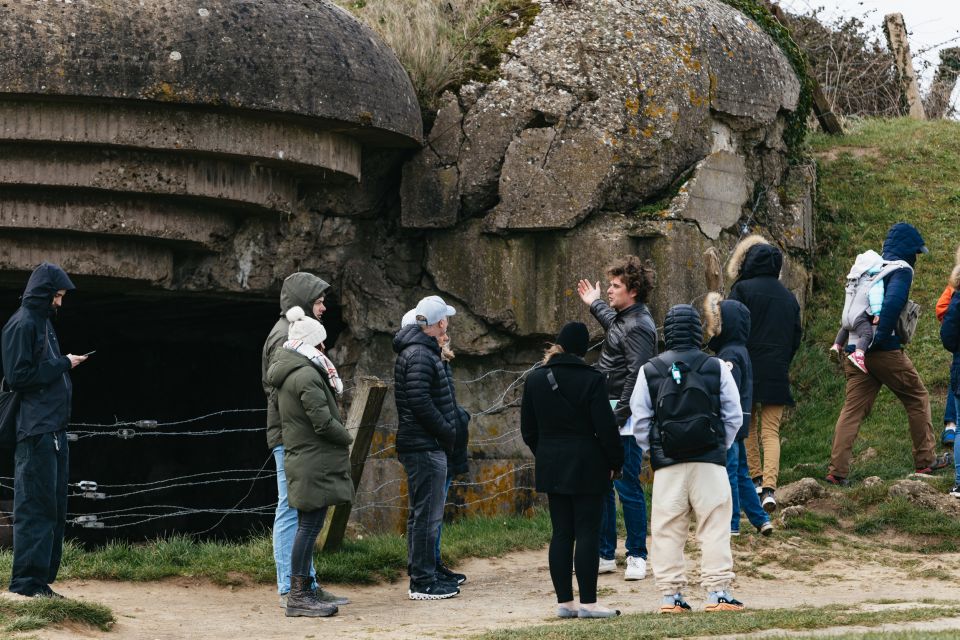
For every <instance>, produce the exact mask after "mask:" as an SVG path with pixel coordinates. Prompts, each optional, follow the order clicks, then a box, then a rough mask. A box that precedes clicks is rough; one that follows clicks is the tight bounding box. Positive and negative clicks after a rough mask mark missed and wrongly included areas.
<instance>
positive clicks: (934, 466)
mask: <svg viewBox="0 0 960 640" xmlns="http://www.w3.org/2000/svg"><path fill="white" fill-rule="evenodd" d="M952 462H953V456H952V455H951V454H949V453H945V454H943V455H942V456H937V457H936V458H934V459H933V462H931V463H930V464H929V465H928V466H926V467H923V468H921V469H917V473H919V474H920V475H924V476H930V475H933V473H934V472H935V471H939V470H940V469H943V468H944V467H946V466H947V465H949V464H951V463H952Z"/></svg>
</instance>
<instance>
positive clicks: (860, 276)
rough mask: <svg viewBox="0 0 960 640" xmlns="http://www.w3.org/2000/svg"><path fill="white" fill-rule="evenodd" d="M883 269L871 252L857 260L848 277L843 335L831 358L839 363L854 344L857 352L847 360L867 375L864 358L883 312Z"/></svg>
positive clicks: (838, 338)
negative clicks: (848, 347)
mask: <svg viewBox="0 0 960 640" xmlns="http://www.w3.org/2000/svg"><path fill="white" fill-rule="evenodd" d="M884 267H885V265H884V262H883V258H882V257H880V254H878V253H877V252H876V251H873V250H872V249H871V250H869V251H865V252H863V253H861V254H860V255H858V256H857V258H856V260H854V262H853V267H851V268H850V272H849V273H848V274H847V286H846V296H845V298H844V302H843V314H842V316H841V322H840V331H839V332H837V337H836V339H835V340H834V341H833V346H832V347H830V355H832V356H834V357H835V358H836V359H837V361H838V362H839V361H840V354H841V353H845V351H844V350H845V349H846V346H847V344H848V343H851V344H853V346H854V350H853V352H852V353H850V354H848V355H847V359H848V360H850V362H851V363H853V366H855V367H856V368H857V369H860V371H863V372H864V373H868V371H867V363H866V361H865V356H866V352H867V349H868V348H869V347H870V343H872V342H873V327H874V325H876V324H877V323H878V322H879V321H880V311H881V310H882V309H883V291H884V288H883V274H884V272H883V270H884ZM887 268H892V269H897V268H899V266H898V265H896V263H894V264H893V265H892V266H888V267H887ZM851 336H852V337H853V340H851V339H850V338H851Z"/></svg>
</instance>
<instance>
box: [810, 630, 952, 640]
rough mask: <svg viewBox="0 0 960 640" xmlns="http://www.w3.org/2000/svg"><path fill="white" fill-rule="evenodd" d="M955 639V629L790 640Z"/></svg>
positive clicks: (871, 632) (850, 634)
mask: <svg viewBox="0 0 960 640" xmlns="http://www.w3.org/2000/svg"><path fill="white" fill-rule="evenodd" d="M956 637H957V631H956V630H955V629H952V630H948V631H926V630H924V631H868V632H865V633H863V632H862V633H841V634H839V635H829V636H821V635H816V636H791V640H937V639H938V638H948V639H950V640H954V639H955V638H956Z"/></svg>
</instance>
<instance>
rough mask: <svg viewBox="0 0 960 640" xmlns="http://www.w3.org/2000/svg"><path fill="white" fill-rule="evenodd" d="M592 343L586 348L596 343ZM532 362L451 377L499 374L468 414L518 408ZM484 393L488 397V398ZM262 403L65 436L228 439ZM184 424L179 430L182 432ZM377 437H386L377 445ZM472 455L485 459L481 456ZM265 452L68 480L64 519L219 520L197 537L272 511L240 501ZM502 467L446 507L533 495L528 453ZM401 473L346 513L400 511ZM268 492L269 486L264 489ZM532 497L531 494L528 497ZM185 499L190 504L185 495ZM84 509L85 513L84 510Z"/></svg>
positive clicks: (268, 465)
mask: <svg viewBox="0 0 960 640" xmlns="http://www.w3.org/2000/svg"><path fill="white" fill-rule="evenodd" d="M599 344H600V343H598V344H597V345H594V347H593V348H596V347H598V346H599ZM535 367H536V365H535V364H534V365H531V366H529V367H526V368H523V369H519V368H518V369H506V368H496V369H491V370H489V371H485V372H482V373H481V374H480V375H477V376H476V377H473V378H467V379H463V378H455V382H456V383H457V384H458V385H460V386H462V387H464V388H468V389H469V388H470V387H471V386H473V385H489V384H491V382H492V381H494V380H497V379H498V378H502V377H504V376H505V377H506V378H507V379H506V381H505V384H504V386H503V387H497V388H498V389H500V390H499V391H497V392H495V394H494V395H493V399H492V401H491V402H489V403H488V405H487V406H483V407H469V406H466V407H465V408H467V409H468V410H469V411H470V414H471V416H472V417H473V418H474V419H477V418H483V417H487V416H494V415H496V414H499V413H502V412H504V411H508V410H510V409H514V408H517V407H519V404H520V390H521V388H522V385H523V382H524V380H525V379H526V376H527V374H528V373H529V372H530V371H532V370H533V369H534V368H535ZM357 381H358V378H353V379H348V380H346V381H345V390H354V389H356V387H357ZM382 382H383V383H384V384H386V385H388V387H392V385H393V381H392V380H383V381H382ZM487 397H489V395H488V396H487ZM265 414H266V409H265V408H256V409H223V410H218V411H214V412H210V413H206V414H204V415H200V416H195V417H192V418H187V419H181V420H174V421H157V420H152V419H137V420H115V421H113V422H109V423H107V422H104V423H98V422H74V423H71V424H70V425H69V426H68V433H67V437H68V440H69V441H71V442H79V441H91V440H96V439H118V440H121V441H126V442H135V441H143V440H151V439H158V438H160V439H168V438H188V439H199V438H212V437H229V436H232V435H241V436H242V435H250V434H257V433H265V430H266V428H265V426H262V425H259V424H258V423H262V422H264V421H265ZM224 418H231V419H238V418H239V419H240V420H241V421H243V422H245V421H246V419H247V418H249V423H250V424H249V425H241V426H236V427H223V426H219V425H217V424H216V422H217V421H218V420H220V419H224ZM210 422H214V423H215V424H214V426H212V427H209V428H202V426H203V425H205V424H209V423H210ZM182 429H186V430H182ZM348 430H350V431H353V432H354V434H356V431H357V427H356V426H352V427H348ZM396 431H397V424H396V423H395V422H380V423H378V424H376V425H375V426H374V433H375V435H376V437H377V438H379V439H380V440H379V441H380V442H381V443H383V444H382V446H379V447H378V448H377V449H376V450H372V451H370V452H369V453H368V454H367V456H366V459H367V460H368V461H369V460H382V459H390V458H395V450H396V445H395V442H393V435H394V434H395V433H396ZM519 433H520V428H519V424H517V426H514V427H511V428H509V429H506V430H504V431H503V432H501V433H497V434H496V435H490V436H488V437H485V438H480V439H471V441H470V444H469V446H470V450H471V452H483V451H484V449H485V448H490V447H495V446H499V445H504V444H507V443H509V442H511V441H512V440H514V439H516V438H519ZM384 441H386V442H385V443H384ZM477 458H487V456H486V455H484V454H481V455H480V456H477ZM272 460H273V454H272V452H271V453H270V454H269V455H267V456H266V458H265V459H264V461H263V463H262V464H261V465H260V466H259V468H234V469H221V470H202V469H198V470H197V471H195V472H191V473H188V474H184V475H174V476H171V477H168V478H163V479H158V480H149V481H142V482H100V481H98V480H97V479H96V478H91V479H82V480H78V481H75V482H71V483H70V484H69V494H68V497H69V500H70V502H69V505H70V506H71V507H74V508H73V509H69V508H68V513H67V523H68V524H70V525H72V526H74V527H79V528H84V529H101V530H109V531H118V530H124V529H126V530H132V529H134V528H136V527H142V526H144V525H150V524H155V523H158V521H163V520H169V519H173V518H184V517H188V518H189V517H197V516H208V517H217V516H219V519H218V520H217V521H216V524H214V525H213V526H211V527H208V528H206V529H204V530H203V531H197V532H193V533H192V534H191V535H203V534H205V533H209V532H211V531H214V530H216V528H217V527H218V526H219V525H220V524H222V523H223V521H224V520H225V519H226V518H228V517H235V516H240V517H265V516H269V515H271V514H272V513H273V512H274V511H275V509H276V507H277V501H276V499H274V500H273V501H271V502H267V503H264V504H257V505H252V506H250V505H246V504H245V503H246V501H247V499H248V498H249V497H250V496H251V495H252V494H253V493H254V490H255V488H258V487H259V485H260V483H264V482H270V483H274V482H276V475H277V474H276V471H275V470H274V468H273V464H272ZM508 460H509V462H507V463H506V465H507V466H505V467H504V466H502V465H498V468H497V472H496V475H494V476H493V477H486V476H485V474H484V473H480V474H479V476H478V477H477V478H476V479H470V480H460V479H458V480H456V481H454V482H453V483H452V485H451V487H452V490H451V492H450V494H449V498H448V502H447V504H446V505H445V506H446V507H450V508H453V509H457V510H461V509H470V508H476V507H477V506H482V505H484V504H485V503H494V504H496V503H497V502H499V501H503V500H504V499H506V498H507V497H508V496H514V495H517V494H524V493H525V494H527V496H528V497H529V496H532V494H533V493H534V491H535V490H534V488H533V487H532V486H527V485H528V484H532V483H530V482H524V481H525V480H526V479H528V478H532V469H533V462H532V460H530V459H529V458H524V457H516V458H509V459H508ZM13 480H14V479H13V478H12V477H4V476H0V487H2V488H4V489H8V490H11V491H12V490H13ZM405 482H406V478H405V477H403V476H401V477H397V478H393V479H390V480H387V481H385V482H382V483H380V484H379V485H377V486H375V487H373V488H361V489H360V490H358V491H357V499H356V501H355V505H356V506H354V508H353V509H352V512H353V513H359V514H362V513H364V512H369V511H374V510H381V509H389V510H405V509H406V508H407V504H406V502H407V494H406V491H405ZM229 486H238V487H239V488H240V491H242V490H243V489H244V488H246V492H245V493H244V494H243V497H241V498H240V499H239V500H238V501H236V502H235V503H234V504H233V505H232V506H211V507H199V506H193V505H189V504H169V503H167V502H168V501H167V500H165V496H167V495H169V494H170V493H171V492H180V493H183V492H185V491H189V492H204V491H206V490H208V489H211V488H215V487H218V488H219V487H229ZM269 492H271V493H272V494H273V495H274V496H275V488H274V487H271V489H270V490H269ZM531 499H532V498H531ZM78 501H80V502H81V504H82V505H83V506H84V507H86V506H89V505H94V504H96V505H97V506H99V505H100V504H102V505H103V506H104V507H105V508H102V509H100V508H89V509H87V508H83V509H80V508H77V502H78ZM124 501H141V502H142V504H139V505H135V506H123V507H119V508H110V505H111V503H116V502H119V503H120V504H121V505H122V504H123V503H124ZM184 502H189V500H186V501H184ZM87 511H89V512H87ZM11 526H12V524H11V523H10V522H9V521H7V522H0V528H2V527H11Z"/></svg>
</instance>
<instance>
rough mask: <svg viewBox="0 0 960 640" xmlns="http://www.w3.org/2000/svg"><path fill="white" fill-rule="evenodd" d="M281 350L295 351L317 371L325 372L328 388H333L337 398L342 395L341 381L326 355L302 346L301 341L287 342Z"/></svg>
mask: <svg viewBox="0 0 960 640" xmlns="http://www.w3.org/2000/svg"><path fill="white" fill-rule="evenodd" d="M283 348H284V349H289V350H290V351H296V352H297V353H299V354H300V355H302V356H305V357H306V358H308V359H309V360H310V362H312V363H313V366H315V367H316V368H317V369H320V371H326V372H327V378H328V379H329V380H330V386H331V387H333V390H334V391H336V393H337V395H338V396H340V395H343V380H341V379H340V374H338V373H337V368H336V367H335V366H333V362H332V361H331V360H330V358H328V357H327V356H326V354H324V353H322V352H321V351H320V350H319V349H317V348H316V347H311V346H310V345H308V344H304V342H303V340H287V341H286V342H284V343H283Z"/></svg>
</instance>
